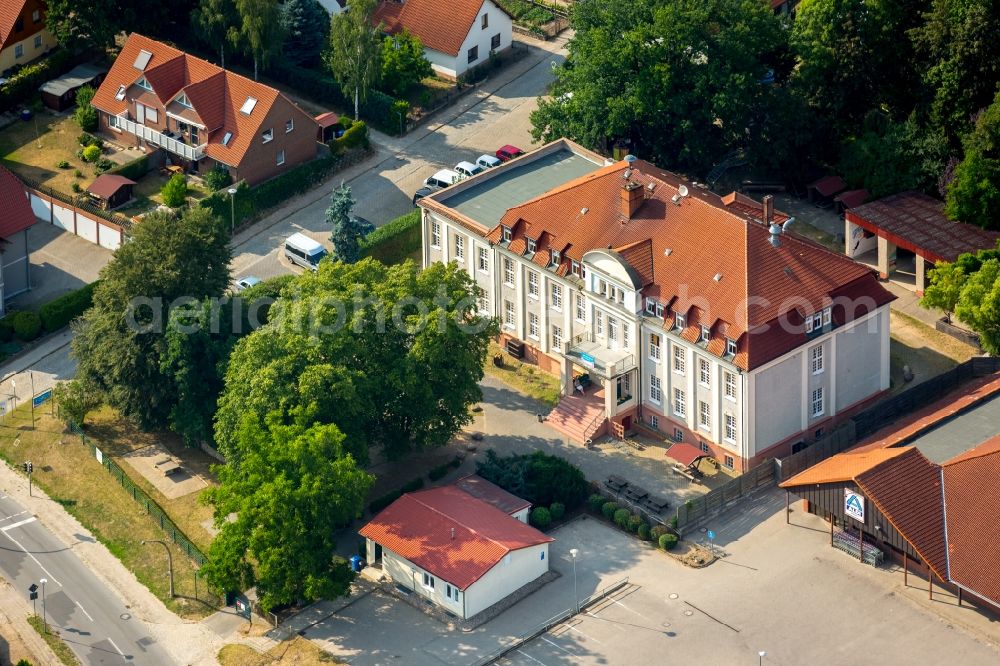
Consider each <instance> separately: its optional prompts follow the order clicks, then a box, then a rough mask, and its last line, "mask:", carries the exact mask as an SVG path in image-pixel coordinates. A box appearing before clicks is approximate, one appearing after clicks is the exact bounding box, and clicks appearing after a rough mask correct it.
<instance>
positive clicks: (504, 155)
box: [496, 144, 524, 162]
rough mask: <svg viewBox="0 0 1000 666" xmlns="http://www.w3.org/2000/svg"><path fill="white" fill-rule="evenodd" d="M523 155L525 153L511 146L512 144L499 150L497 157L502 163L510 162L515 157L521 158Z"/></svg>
mask: <svg viewBox="0 0 1000 666" xmlns="http://www.w3.org/2000/svg"><path fill="white" fill-rule="evenodd" d="M521 155H524V151H523V150H521V149H520V148H518V147H517V146H511V145H510V144H508V145H506V146H504V147H503V148H499V149H498V150H497V152H496V156H497V157H498V158H499V159H500V161H501V162H507V161H510V160H512V159H514V158H515V157H520V156H521Z"/></svg>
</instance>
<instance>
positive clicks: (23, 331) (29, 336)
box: [10, 310, 42, 342]
mask: <svg viewBox="0 0 1000 666" xmlns="http://www.w3.org/2000/svg"><path fill="white" fill-rule="evenodd" d="M10 324H11V326H12V327H13V328H14V335H16V336H17V339H18V340H23V341H24V342H31V341H32V340H34V339H35V338H37V337H38V334H39V333H41V332H42V320H41V319H39V317H38V315H37V314H35V313H34V312H29V311H28V310H21V311H19V312H15V313H14V314H13V315H11V318H10Z"/></svg>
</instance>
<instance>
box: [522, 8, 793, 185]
mask: <svg viewBox="0 0 1000 666" xmlns="http://www.w3.org/2000/svg"><path fill="white" fill-rule="evenodd" d="M573 26H574V28H575V30H576V34H575V35H574V37H573V39H572V40H571V41H570V43H569V45H568V48H569V56H568V58H567V61H566V63H565V64H564V65H563V66H561V67H557V68H556V81H555V83H554V85H553V87H552V90H551V93H552V98H551V99H548V100H545V99H543V100H541V101H540V103H539V109H538V110H537V111H536V112H534V113H533V114H532V117H531V120H532V125H533V130H532V136H533V137H534V138H535V139H536V140H545V141H548V140H551V139H553V138H557V137H560V136H566V137H569V138H571V139H574V140H576V141H579V142H581V143H583V144H584V145H587V146H590V147H593V148H598V149H607V148H608V147H610V146H611V145H614V144H616V143H619V142H624V143H625V145H626V146H627V147H628V149H629V150H631V151H632V152H634V153H636V154H637V155H639V156H640V157H643V158H646V159H649V160H651V161H653V162H655V163H657V164H659V165H661V166H665V167H669V168H675V169H689V170H694V171H702V172H704V171H707V170H708V169H709V168H710V167H711V166H712V164H713V163H714V162H715V161H717V160H718V158H720V157H721V156H722V155H724V154H725V153H727V152H729V151H730V150H732V149H733V148H746V147H747V146H749V145H751V144H753V143H754V142H756V141H759V140H760V137H761V136H764V135H768V134H770V133H773V129H772V128H771V125H770V124H771V123H773V122H774V120H775V119H776V118H777V116H776V115H775V114H774V113H772V112H773V111H775V110H776V109H778V108H779V107H778V100H779V98H778V97H776V93H777V86H774V85H768V84H767V83H766V81H767V79H768V75H769V73H770V72H772V71H774V72H776V76H778V77H779V78H780V77H781V76H783V75H782V73H781V72H780V71H778V70H780V67H781V65H782V62H783V60H784V49H785V37H784V33H783V30H782V27H781V23H780V21H779V19H778V18H776V17H775V16H774V14H773V13H772V12H771V10H770V8H769V7H767V6H766V5H765V3H761V2H759V1H758V0H707V1H702V0H677V1H676V2H669V3H667V2H660V1H659V0H636V1H635V2H627V3H622V2H617V1H616V0H588V1H587V2H581V3H576V4H575V5H574V7H573ZM570 93H572V94H570Z"/></svg>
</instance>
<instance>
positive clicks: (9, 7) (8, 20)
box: [0, 0, 27, 49]
mask: <svg viewBox="0 0 1000 666" xmlns="http://www.w3.org/2000/svg"><path fill="white" fill-rule="evenodd" d="M26 2H27V0H3V2H0V49H3V48H6V47H7V38H8V37H10V33H11V32H12V31H13V30H14V24H15V23H17V19H18V17H19V16H20V15H21V12H22V11H24V5H25V3H26Z"/></svg>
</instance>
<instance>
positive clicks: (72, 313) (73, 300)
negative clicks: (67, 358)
mask: <svg viewBox="0 0 1000 666" xmlns="http://www.w3.org/2000/svg"><path fill="white" fill-rule="evenodd" d="M96 287H97V282H91V283H90V284H88V285H84V286H83V287H81V288H79V289H77V290H75V291H71V292H69V293H68V294H64V295H63V296H60V297H59V298H57V299H55V300H54V301H49V302H48V303H46V304H45V305H43V306H42V307H41V308H40V309H39V311H38V315H39V317H40V318H41V323H42V326H43V327H44V328H45V330H46V332H48V333H52V332H53V331H58V330H59V329H61V328H63V327H64V326H67V325H68V324H69V323H70V322H71V321H73V320H74V319H76V318H77V317H79V316H80V315H82V314H83V313H84V311H86V310H87V309H88V308H89V307H90V306H91V305H92V304H93V302H94V289H95V288H96Z"/></svg>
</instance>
